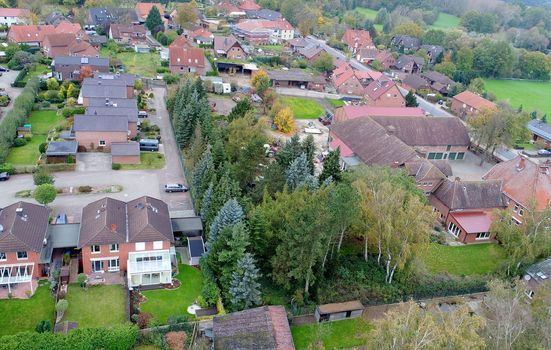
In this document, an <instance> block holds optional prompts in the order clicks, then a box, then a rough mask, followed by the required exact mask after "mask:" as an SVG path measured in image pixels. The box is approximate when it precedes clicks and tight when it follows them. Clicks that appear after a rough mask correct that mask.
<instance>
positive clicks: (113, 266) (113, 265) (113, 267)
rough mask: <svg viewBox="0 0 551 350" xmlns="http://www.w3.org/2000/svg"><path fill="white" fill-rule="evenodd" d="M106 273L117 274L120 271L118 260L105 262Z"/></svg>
mask: <svg viewBox="0 0 551 350" xmlns="http://www.w3.org/2000/svg"><path fill="white" fill-rule="evenodd" d="M107 271H109V272H117V271H120V264H119V259H110V260H108V261H107Z"/></svg>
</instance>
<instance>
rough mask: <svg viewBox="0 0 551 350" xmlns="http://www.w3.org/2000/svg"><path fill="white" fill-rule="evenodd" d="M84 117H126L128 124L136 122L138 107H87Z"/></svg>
mask: <svg viewBox="0 0 551 350" xmlns="http://www.w3.org/2000/svg"><path fill="white" fill-rule="evenodd" d="M86 115H89V116H98V115H99V116H106V117H128V121H129V122H137V121H138V107H118V106H117V107H114V106H111V107H88V108H86Z"/></svg>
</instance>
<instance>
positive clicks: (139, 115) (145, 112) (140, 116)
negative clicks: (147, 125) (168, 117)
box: [138, 111, 147, 118]
mask: <svg viewBox="0 0 551 350" xmlns="http://www.w3.org/2000/svg"><path fill="white" fill-rule="evenodd" d="M138 118H147V111H139V112H138Z"/></svg>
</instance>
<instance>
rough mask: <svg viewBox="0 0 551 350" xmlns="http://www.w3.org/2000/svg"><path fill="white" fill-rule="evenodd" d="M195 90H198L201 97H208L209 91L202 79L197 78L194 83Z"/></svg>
mask: <svg viewBox="0 0 551 350" xmlns="http://www.w3.org/2000/svg"><path fill="white" fill-rule="evenodd" d="M193 90H195V91H197V94H198V96H199V99H203V98H206V97H207V91H206V90H205V86H204V85H203V81H202V80H201V79H199V78H197V79H195V82H194V83H193Z"/></svg>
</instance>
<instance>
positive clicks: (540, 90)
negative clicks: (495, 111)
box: [484, 79, 551, 115]
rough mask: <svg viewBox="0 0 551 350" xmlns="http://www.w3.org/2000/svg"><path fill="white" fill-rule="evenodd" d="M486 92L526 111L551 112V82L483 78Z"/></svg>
mask: <svg viewBox="0 0 551 350" xmlns="http://www.w3.org/2000/svg"><path fill="white" fill-rule="evenodd" d="M484 83H485V87H486V90H487V91H488V92H491V93H492V94H494V95H495V96H496V97H497V99H498V100H504V101H507V102H509V104H510V105H511V107H513V108H518V107H520V106H521V105H522V108H523V109H524V110H525V111H527V112H532V111H534V110H537V111H538V112H540V113H541V115H543V114H544V113H550V112H551V99H550V98H549V96H551V83H549V82H543V81H535V80H490V79H488V80H485V81H484Z"/></svg>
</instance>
